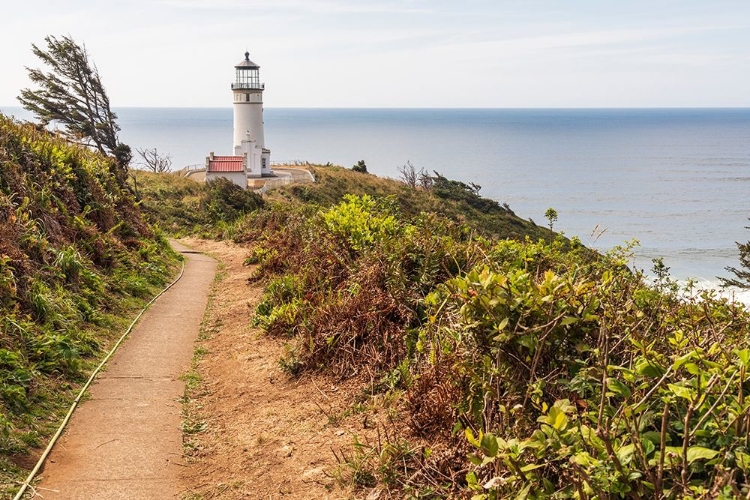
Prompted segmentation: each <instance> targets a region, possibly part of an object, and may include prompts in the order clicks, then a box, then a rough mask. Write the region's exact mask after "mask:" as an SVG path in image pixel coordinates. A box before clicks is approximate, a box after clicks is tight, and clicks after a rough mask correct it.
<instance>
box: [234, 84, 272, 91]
mask: <svg viewBox="0 0 750 500" xmlns="http://www.w3.org/2000/svg"><path fill="white" fill-rule="evenodd" d="M265 88H266V84H265V83H233V84H232V90H234V89H260V90H263V89H265Z"/></svg>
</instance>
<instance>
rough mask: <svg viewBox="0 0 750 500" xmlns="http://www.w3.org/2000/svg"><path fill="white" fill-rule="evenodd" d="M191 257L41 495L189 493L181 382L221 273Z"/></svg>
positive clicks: (56, 461) (58, 453) (107, 374)
mask: <svg viewBox="0 0 750 500" xmlns="http://www.w3.org/2000/svg"><path fill="white" fill-rule="evenodd" d="M174 247H175V248H176V249H177V250H178V251H181V252H188V253H185V257H186V258H187V261H186V263H185V275H184V276H183V277H182V279H181V280H180V281H179V282H177V284H176V285H175V286H174V287H172V288H171V289H170V290H169V291H168V292H167V293H166V294H164V295H163V296H162V297H160V298H159V300H157V301H156V302H155V303H154V305H153V306H152V307H151V309H149V310H148V311H147V312H146V314H145V315H144V316H143V318H142V319H141V321H140V323H139V324H138V325H137V326H136V328H135V329H134V330H133V332H132V333H131V335H130V338H129V339H128V340H127V341H126V342H125V343H124V344H123V345H122V347H121V348H120V349H119V350H118V352H117V353H116V354H115V355H114V357H113V358H112V360H111V361H110V362H109V364H108V367H107V369H106V370H105V371H103V372H102V373H101V374H100V375H99V377H98V378H97V381H96V382H95V383H94V385H93V386H92V388H91V391H90V395H91V397H90V399H89V400H87V401H85V402H84V403H83V404H82V405H81V406H80V408H79V409H78V410H77V411H76V413H75V414H74V415H73V418H72V420H71V422H70V424H69V425H68V428H67V430H66V432H65V434H64V436H63V438H62V439H61V440H60V441H59V442H58V444H57V445H56V446H55V449H54V450H53V452H52V454H51V455H50V457H49V459H48V460H47V464H46V466H45V469H44V471H43V474H42V481H41V483H40V484H39V485H38V486H37V490H38V493H39V495H40V496H43V497H44V499H45V500H52V499H66V500H71V499H87V500H88V499H108V500H110V499H119V498H122V499H126V498H127V499H133V498H138V499H167V498H174V497H176V496H177V495H179V494H180V493H181V491H182V489H183V484H182V480H181V479H180V477H181V470H180V469H181V466H182V465H183V459H182V457H183V450H182V432H181V430H180V413H181V404H180V402H179V401H178V400H179V398H180V397H181V396H183V394H184V383H183V382H182V381H181V380H180V379H179V377H180V375H181V374H182V373H184V372H185V371H186V369H187V368H188V366H189V363H190V360H191V358H192V356H193V350H194V344H193V342H194V340H195V339H196V338H197V336H198V332H199V329H200V323H201V320H202V318H203V314H204V311H205V308H206V303H207V298H208V292H209V288H210V285H211V282H212V281H213V279H214V275H215V273H216V261H214V260H213V259H211V258H210V257H207V256H205V255H201V254H197V253H190V251H189V249H188V248H187V247H184V246H182V245H180V244H178V243H174Z"/></svg>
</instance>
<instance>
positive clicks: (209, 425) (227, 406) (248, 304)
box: [181, 239, 384, 499]
mask: <svg viewBox="0 0 750 500" xmlns="http://www.w3.org/2000/svg"><path fill="white" fill-rule="evenodd" d="M181 242H182V243H184V244H186V245H188V246H189V247H192V248H195V249H196V250H200V251H202V252H206V253H208V254H209V255H211V256H212V257H214V258H216V259H217V260H218V261H219V262H221V265H220V270H219V278H218V279H217V281H216V283H215V284H214V287H213V291H212V294H211V298H210V300H209V306H208V309H207V313H206V317H205V319H204V325H203V334H202V339H201V340H200V341H199V343H198V349H199V350H200V351H201V352H202V354H201V355H199V356H197V357H196V367H195V369H196V371H197V373H198V374H199V375H200V377H201V379H202V380H201V382H200V383H199V384H198V385H197V387H196V388H195V389H193V390H192V391H191V392H190V396H191V400H190V402H189V403H187V412H188V418H189V419H191V420H192V421H194V422H199V423H200V424H201V425H198V426H197V427H198V428H199V429H203V428H204V427H205V429H204V430H201V431H200V432H198V433H196V434H193V435H191V436H187V439H188V441H189V442H188V445H187V446H186V449H188V453H190V451H189V450H190V449H191V448H194V450H193V451H192V453H191V454H192V457H190V458H189V460H188V461H189V462H190V464H189V466H188V467H187V468H186V469H185V474H184V478H185V481H186V482H187V484H189V485H190V487H189V489H188V492H187V493H186V495H185V497H186V498H203V499H209V498H222V499H239V498H253V499H276V498H300V499H338V498H358V497H365V496H368V495H369V498H378V497H380V495H379V494H378V492H377V491H369V492H368V491H364V492H362V491H360V492H353V491H352V490H350V489H347V488H346V487H342V486H341V484H340V481H337V480H336V477H337V470H338V465H339V464H338V462H337V459H336V457H335V455H334V451H337V452H339V455H340V450H341V449H345V450H346V449H351V443H352V441H353V436H355V435H356V436H358V437H359V438H360V439H364V440H367V439H373V436H372V434H373V432H374V431H373V430H372V425H371V424H368V422H367V419H363V417H362V416H361V415H356V414H350V413H353V412H347V410H348V409H350V408H351V405H352V401H353V398H354V396H355V394H356V391H357V390H358V389H357V388H356V387H354V386H351V385H350V386H347V385H346V384H344V385H334V384H333V383H332V382H331V381H330V380H327V379H325V378H315V377H311V376H306V377H302V378H301V379H293V378H290V377H289V376H287V375H286V374H285V373H284V372H282V371H281V369H280V368H279V363H278V360H279V358H280V356H281V355H282V353H283V342H282V341H281V340H279V339H273V338H269V337H267V336H266V335H265V334H263V333H262V332H261V331H259V330H257V329H254V328H252V327H251V319H252V315H253V311H254V309H255V305H256V304H257V302H258V300H259V299H260V296H261V293H262V287H261V286H260V285H249V284H248V281H247V279H248V277H249V276H250V275H251V273H252V271H253V269H252V268H251V267H249V266H244V265H243V261H244V260H245V258H246V257H247V255H248V251H247V250H245V249H243V248H241V247H239V246H235V245H232V244H230V243H225V242H215V241H206V240H197V239H184V240H181ZM222 267H223V269H222ZM202 424H205V425H202ZM346 473H347V472H346V470H344V474H346ZM383 497H384V496H383ZM383 497H381V498H383Z"/></svg>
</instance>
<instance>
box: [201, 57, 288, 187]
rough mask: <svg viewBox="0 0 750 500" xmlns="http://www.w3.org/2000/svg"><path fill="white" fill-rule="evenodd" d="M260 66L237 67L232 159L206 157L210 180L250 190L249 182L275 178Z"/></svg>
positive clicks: (244, 63) (244, 62)
mask: <svg viewBox="0 0 750 500" xmlns="http://www.w3.org/2000/svg"><path fill="white" fill-rule="evenodd" d="M259 70H260V66H258V65H257V64H255V63H254V62H252V61H251V60H250V53H249V52H245V59H244V60H242V61H240V62H239V63H237V65H236V66H235V67H234V71H235V78H234V83H232V96H233V98H234V138H233V140H232V151H233V153H234V154H233V155H232V156H216V155H214V154H213V153H211V154H210V155H209V156H207V157H206V180H208V181H210V180H213V179H217V178H219V177H223V178H225V179H228V180H230V181H232V182H234V183H235V184H237V185H238V186H240V187H242V189H245V188H247V186H248V179H251V178H259V177H272V176H275V174H274V173H273V171H272V170H271V151H270V150H268V149H266V147H265V142H266V141H265V137H264V135H263V89H264V88H265V85H263V84H262V83H260V74H259Z"/></svg>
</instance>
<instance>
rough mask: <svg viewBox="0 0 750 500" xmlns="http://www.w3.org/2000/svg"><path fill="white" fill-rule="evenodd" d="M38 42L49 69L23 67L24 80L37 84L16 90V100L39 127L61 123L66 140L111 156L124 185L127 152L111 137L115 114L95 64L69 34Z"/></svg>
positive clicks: (36, 52) (38, 50) (35, 49)
mask: <svg viewBox="0 0 750 500" xmlns="http://www.w3.org/2000/svg"><path fill="white" fill-rule="evenodd" d="M44 41H45V42H46V43H47V48H46V50H45V49H41V48H39V47H38V46H36V45H34V44H32V45H31V47H32V51H33V52H34V55H35V56H37V57H38V58H39V59H40V60H41V61H42V62H43V63H44V64H45V65H46V66H47V67H48V68H49V70H50V71H49V72H48V73H45V72H43V71H42V70H40V69H31V68H29V70H28V71H29V79H30V80H31V81H32V82H33V83H35V84H36V85H37V86H38V87H39V88H38V89H36V90H31V89H24V90H22V91H21V96H20V97H19V98H18V100H19V101H21V104H23V107H24V108H26V109H28V110H29V111H32V112H33V113H34V114H35V115H36V116H37V118H38V119H39V121H40V122H41V124H42V125H44V126H46V125H48V124H50V123H53V122H54V123H59V124H62V125H63V126H64V130H65V134H66V136H67V137H68V138H69V139H70V140H73V141H76V142H78V141H83V142H84V143H85V144H88V145H91V146H93V147H95V148H96V149H97V150H98V151H99V152H100V153H101V154H103V155H110V156H111V157H112V158H114V159H115V165H116V166H117V168H116V169H113V171H114V173H116V175H117V178H118V180H119V182H120V183H124V182H125V177H126V174H127V167H128V164H129V163H130V160H131V158H132V153H131V150H130V147H129V146H127V145H125V144H122V143H121V142H120V141H119V140H118V138H117V133H118V132H119V131H120V127H119V126H118V125H117V122H116V119H117V115H115V113H113V112H112V110H111V109H110V106H109V97H107V92H106V91H105V90H104V85H102V81H101V78H100V77H99V72H98V71H97V69H96V66H95V65H94V64H93V63H92V62H91V61H89V55H88V53H87V52H86V49H85V48H84V47H82V46H80V45H78V44H77V43H76V42H75V40H73V39H72V38H71V37H70V36H63V37H61V38H57V37H54V36H48V37H46V38H45V39H44Z"/></svg>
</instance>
